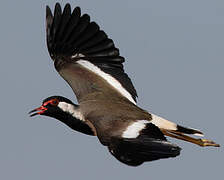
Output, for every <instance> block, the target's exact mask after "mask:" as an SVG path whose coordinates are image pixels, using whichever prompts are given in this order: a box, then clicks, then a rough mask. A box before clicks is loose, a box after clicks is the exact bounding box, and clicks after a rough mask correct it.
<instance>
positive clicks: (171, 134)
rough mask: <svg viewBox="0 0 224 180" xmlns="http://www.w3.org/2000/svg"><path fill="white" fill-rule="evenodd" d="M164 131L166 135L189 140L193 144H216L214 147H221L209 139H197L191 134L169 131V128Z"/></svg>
mask: <svg viewBox="0 0 224 180" xmlns="http://www.w3.org/2000/svg"><path fill="white" fill-rule="evenodd" d="M162 133H163V134H164V135H166V136H170V137H173V138H176V139H181V140H184V141H187V142H191V143H193V144H197V145H199V146H203V147H205V146H214V147H220V145H219V144H216V143H215V142H214V141H211V140H208V139H197V138H193V137H190V136H186V135H183V134H181V133H177V132H173V131H168V130H162Z"/></svg>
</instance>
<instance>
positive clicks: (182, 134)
mask: <svg viewBox="0 0 224 180" xmlns="http://www.w3.org/2000/svg"><path fill="white" fill-rule="evenodd" d="M151 115H152V121H151V122H152V123H153V124H155V125H156V126H157V127H159V129H160V130H161V131H162V132H163V134H164V135H166V136H170V137H173V138H176V139H181V140H184V141H188V142H191V143H193V144H197V145H199V146H215V147H219V146H220V145H219V144H216V143H215V142H213V141H211V140H208V139H197V138H193V137H190V136H188V135H195V136H204V134H203V133H202V132H201V131H199V130H197V129H193V128H188V127H183V126H180V125H178V124H176V123H173V122H171V121H168V120H166V119H164V118H161V117H159V116H156V115H154V114H151Z"/></svg>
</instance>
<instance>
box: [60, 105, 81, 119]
mask: <svg viewBox="0 0 224 180" xmlns="http://www.w3.org/2000/svg"><path fill="white" fill-rule="evenodd" d="M58 107H59V108H60V109H61V110H62V111H64V112H67V113H69V114H71V115H72V116H73V117H74V118H76V119H79V120H81V121H85V118H84V116H83V115H82V113H81V112H80V111H79V110H78V109H77V108H76V107H75V106H74V105H72V104H69V103H66V102H59V103H58Z"/></svg>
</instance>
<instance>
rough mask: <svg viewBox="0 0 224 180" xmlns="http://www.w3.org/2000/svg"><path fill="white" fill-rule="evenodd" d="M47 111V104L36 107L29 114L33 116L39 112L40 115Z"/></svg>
mask: <svg viewBox="0 0 224 180" xmlns="http://www.w3.org/2000/svg"><path fill="white" fill-rule="evenodd" d="M45 111H47V108H46V107H45V106H40V107H39V108H36V109H34V110H32V111H30V112H29V114H30V117H32V116H36V115H38V114H39V115H40V114H43V113H44V112H45ZM32 113H33V114H32Z"/></svg>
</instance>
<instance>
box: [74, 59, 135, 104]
mask: <svg viewBox="0 0 224 180" xmlns="http://www.w3.org/2000/svg"><path fill="white" fill-rule="evenodd" d="M77 63H78V64H80V65H82V66H83V67H84V68H86V69H88V70H89V71H92V72H93V73H95V74H97V75H98V76H100V77H101V78H103V79H105V80H106V81H107V82H108V83H109V84H110V85H111V86H113V87H114V88H115V89H116V90H117V91H118V92H119V93H121V94H122V95H123V96H124V97H126V98H127V99H128V100H129V101H131V102H132V103H134V104H136V102H135V100H134V99H133V98H132V96H131V94H130V93H129V92H128V91H127V90H126V89H125V88H124V87H123V86H122V85H121V83H120V82H119V81H118V80H116V79H115V78H114V77H113V76H111V75H110V74H107V73H105V72H103V71H102V70H101V69H100V68H98V67H97V66H95V65H94V64H92V63H90V62H89V61H85V60H79V61H77Z"/></svg>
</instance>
